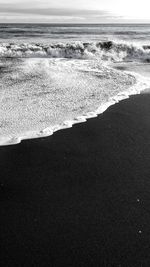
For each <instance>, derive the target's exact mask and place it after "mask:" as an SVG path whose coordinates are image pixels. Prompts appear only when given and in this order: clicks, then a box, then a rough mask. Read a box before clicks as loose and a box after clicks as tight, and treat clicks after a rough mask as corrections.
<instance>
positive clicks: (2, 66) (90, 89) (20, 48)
mask: <svg viewBox="0 0 150 267" xmlns="http://www.w3.org/2000/svg"><path fill="white" fill-rule="evenodd" d="M149 72H150V25H149V24H142V25H140V24H136V25H133V24H122V25H121V24H113V25H110V24H106V25H105V24H94V25H87V24H86V25H80V24H61V25H60V24H59V25H58V24H0V145H10V144H17V143H20V142H21V140H23V139H30V138H40V137H44V136H49V135H51V134H53V133H54V132H55V131H57V130H60V129H64V128H68V127H72V125H73V124H75V123H81V122H84V121H86V120H87V119H88V118H91V117H96V116H97V115H98V114H100V113H103V112H104V111H105V110H106V109H107V108H108V107H109V106H110V105H113V104H115V103H116V102H118V101H120V100H122V99H124V98H128V96H129V95H131V94H138V93H140V92H141V91H142V90H144V89H147V88H150V77H149Z"/></svg>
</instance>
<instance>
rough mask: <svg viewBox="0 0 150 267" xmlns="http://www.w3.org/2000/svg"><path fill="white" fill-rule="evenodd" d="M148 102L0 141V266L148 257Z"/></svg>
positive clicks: (143, 262) (147, 260) (133, 100)
mask: <svg viewBox="0 0 150 267" xmlns="http://www.w3.org/2000/svg"><path fill="white" fill-rule="evenodd" d="M149 103H150V94H146V93H145V94H140V95H134V96H131V97H130V98H128V99H125V100H123V101H121V102H119V103H117V104H115V105H113V106H111V107H109V108H108V109H107V110H106V111H105V112H104V114H102V115H99V116H98V117H97V118H93V119H92V120H88V121H87V122H86V123H82V124H76V125H74V127H72V128H70V129H68V130H67V131H63V130H61V131H57V132H56V133H55V134H54V135H52V136H49V137H47V138H41V139H40V140H37V139H32V140H24V141H23V142H21V143H20V145H19V146H10V147H9V148H8V147H4V146H1V147H0V170H1V178H0V181H1V186H0V189H1V195H0V198H1V208H0V217H1V223H0V224H1V227H0V232H1V233H0V235H1V247H2V248H1V256H0V262H1V266H2V267H3V266H31V265H33V266H40V267H42V266H43V267H44V266H49V265H52V266H55V267H59V266H68V267H69V266H93V267H95V266H102V267H103V266H104V267H105V266H119V265H120V266H125V267H126V266H128V267H141V266H149V265H150V241H149V240H150V230H149V225H150V213H149V207H150V197H149V196H150V180H149V177H150V167H149V160H150V146H149V143H150V141H149V136H150V120H149V118H150V104H149Z"/></svg>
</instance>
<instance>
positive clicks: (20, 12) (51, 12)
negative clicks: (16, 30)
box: [0, 3, 113, 23]
mask: <svg viewBox="0 0 150 267" xmlns="http://www.w3.org/2000/svg"><path fill="white" fill-rule="evenodd" d="M112 17H113V16H112V14H110V13H109V12H108V11H104V10H88V9H71V8H45V7H43V8H39V7H38V6H36V7H32V6H31V7H30V8H29V7H28V6H26V7H24V6H22V5H11V4H10V3H5V4H1V8H0V21H1V22H2V21H3V20H4V18H5V19H6V20H7V21H12V22H16V20H17V22H18V21H19V18H20V22H22V21H23V20H27V19H29V22H34V21H36V22H37V21H38V18H39V22H45V21H46V22H48V21H50V22H57V21H58V22H68V21H72V22H77V21H79V22H85V23H86V22H93V23H94V22H95V23H98V22H104V21H107V20H111V19H112ZM43 20H44V21H43Z"/></svg>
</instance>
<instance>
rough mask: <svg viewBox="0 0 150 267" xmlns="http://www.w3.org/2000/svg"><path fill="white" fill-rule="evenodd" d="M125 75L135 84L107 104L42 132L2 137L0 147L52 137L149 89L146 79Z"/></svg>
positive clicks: (149, 83)
mask: <svg viewBox="0 0 150 267" xmlns="http://www.w3.org/2000/svg"><path fill="white" fill-rule="evenodd" d="M110 69H113V68H112V67H110ZM125 73H127V74H131V75H132V76H134V77H135V78H136V83H135V84H134V85H132V86H131V87H129V88H128V89H127V90H125V91H124V92H120V93H118V94H117V95H116V96H114V97H112V98H110V99H109V101H108V102H106V103H105V104H102V105H100V106H99V107H98V108H97V109H96V110H95V111H91V112H88V113H86V114H85V115H79V116H77V117H75V118H74V119H72V120H66V121H64V122H63V123H62V124H60V125H57V124H56V125H54V126H50V127H47V128H45V129H43V130H39V131H38V132H35V131H30V132H27V133H26V134H24V135H22V136H12V137H8V136H4V137H3V136H2V137H0V147H1V146H10V145H17V144H20V143H21V142H22V141H24V140H32V139H39V138H43V137H49V136H51V135H53V134H54V133H56V132H57V131H60V130H64V129H68V128H71V127H73V126H74V125H75V124H78V123H82V122H87V120H88V119H90V118H95V117H97V116H99V115H100V114H103V113H104V112H105V111H106V110H107V109H108V108H109V107H111V106H113V105H115V104H116V103H119V102H120V101H122V100H124V99H128V98H129V97H130V96H133V95H137V94H142V93H143V92H144V91H146V90H148V89H147V88H149V86H150V81H149V80H148V79H147V78H145V77H143V76H142V75H140V74H137V73H134V72H129V71H125Z"/></svg>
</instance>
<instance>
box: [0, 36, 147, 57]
mask: <svg viewBox="0 0 150 267" xmlns="http://www.w3.org/2000/svg"><path fill="white" fill-rule="evenodd" d="M0 57H1V58H20V57H21V58H32V57H33V58H34V57H45V58H75V59H90V58H93V57H94V58H97V59H100V60H105V61H114V62H118V61H142V62H149V61H150V46H146V45H138V44H131V43H129V42H114V41H106V42H80V41H76V42H70V43H56V44H55V43H51V44H41V43H35V44H33V43H32V44H31V43H30V44H28V43H24V44H15V43H8V44H6V43H5V44H4V43H2V44H0Z"/></svg>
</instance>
